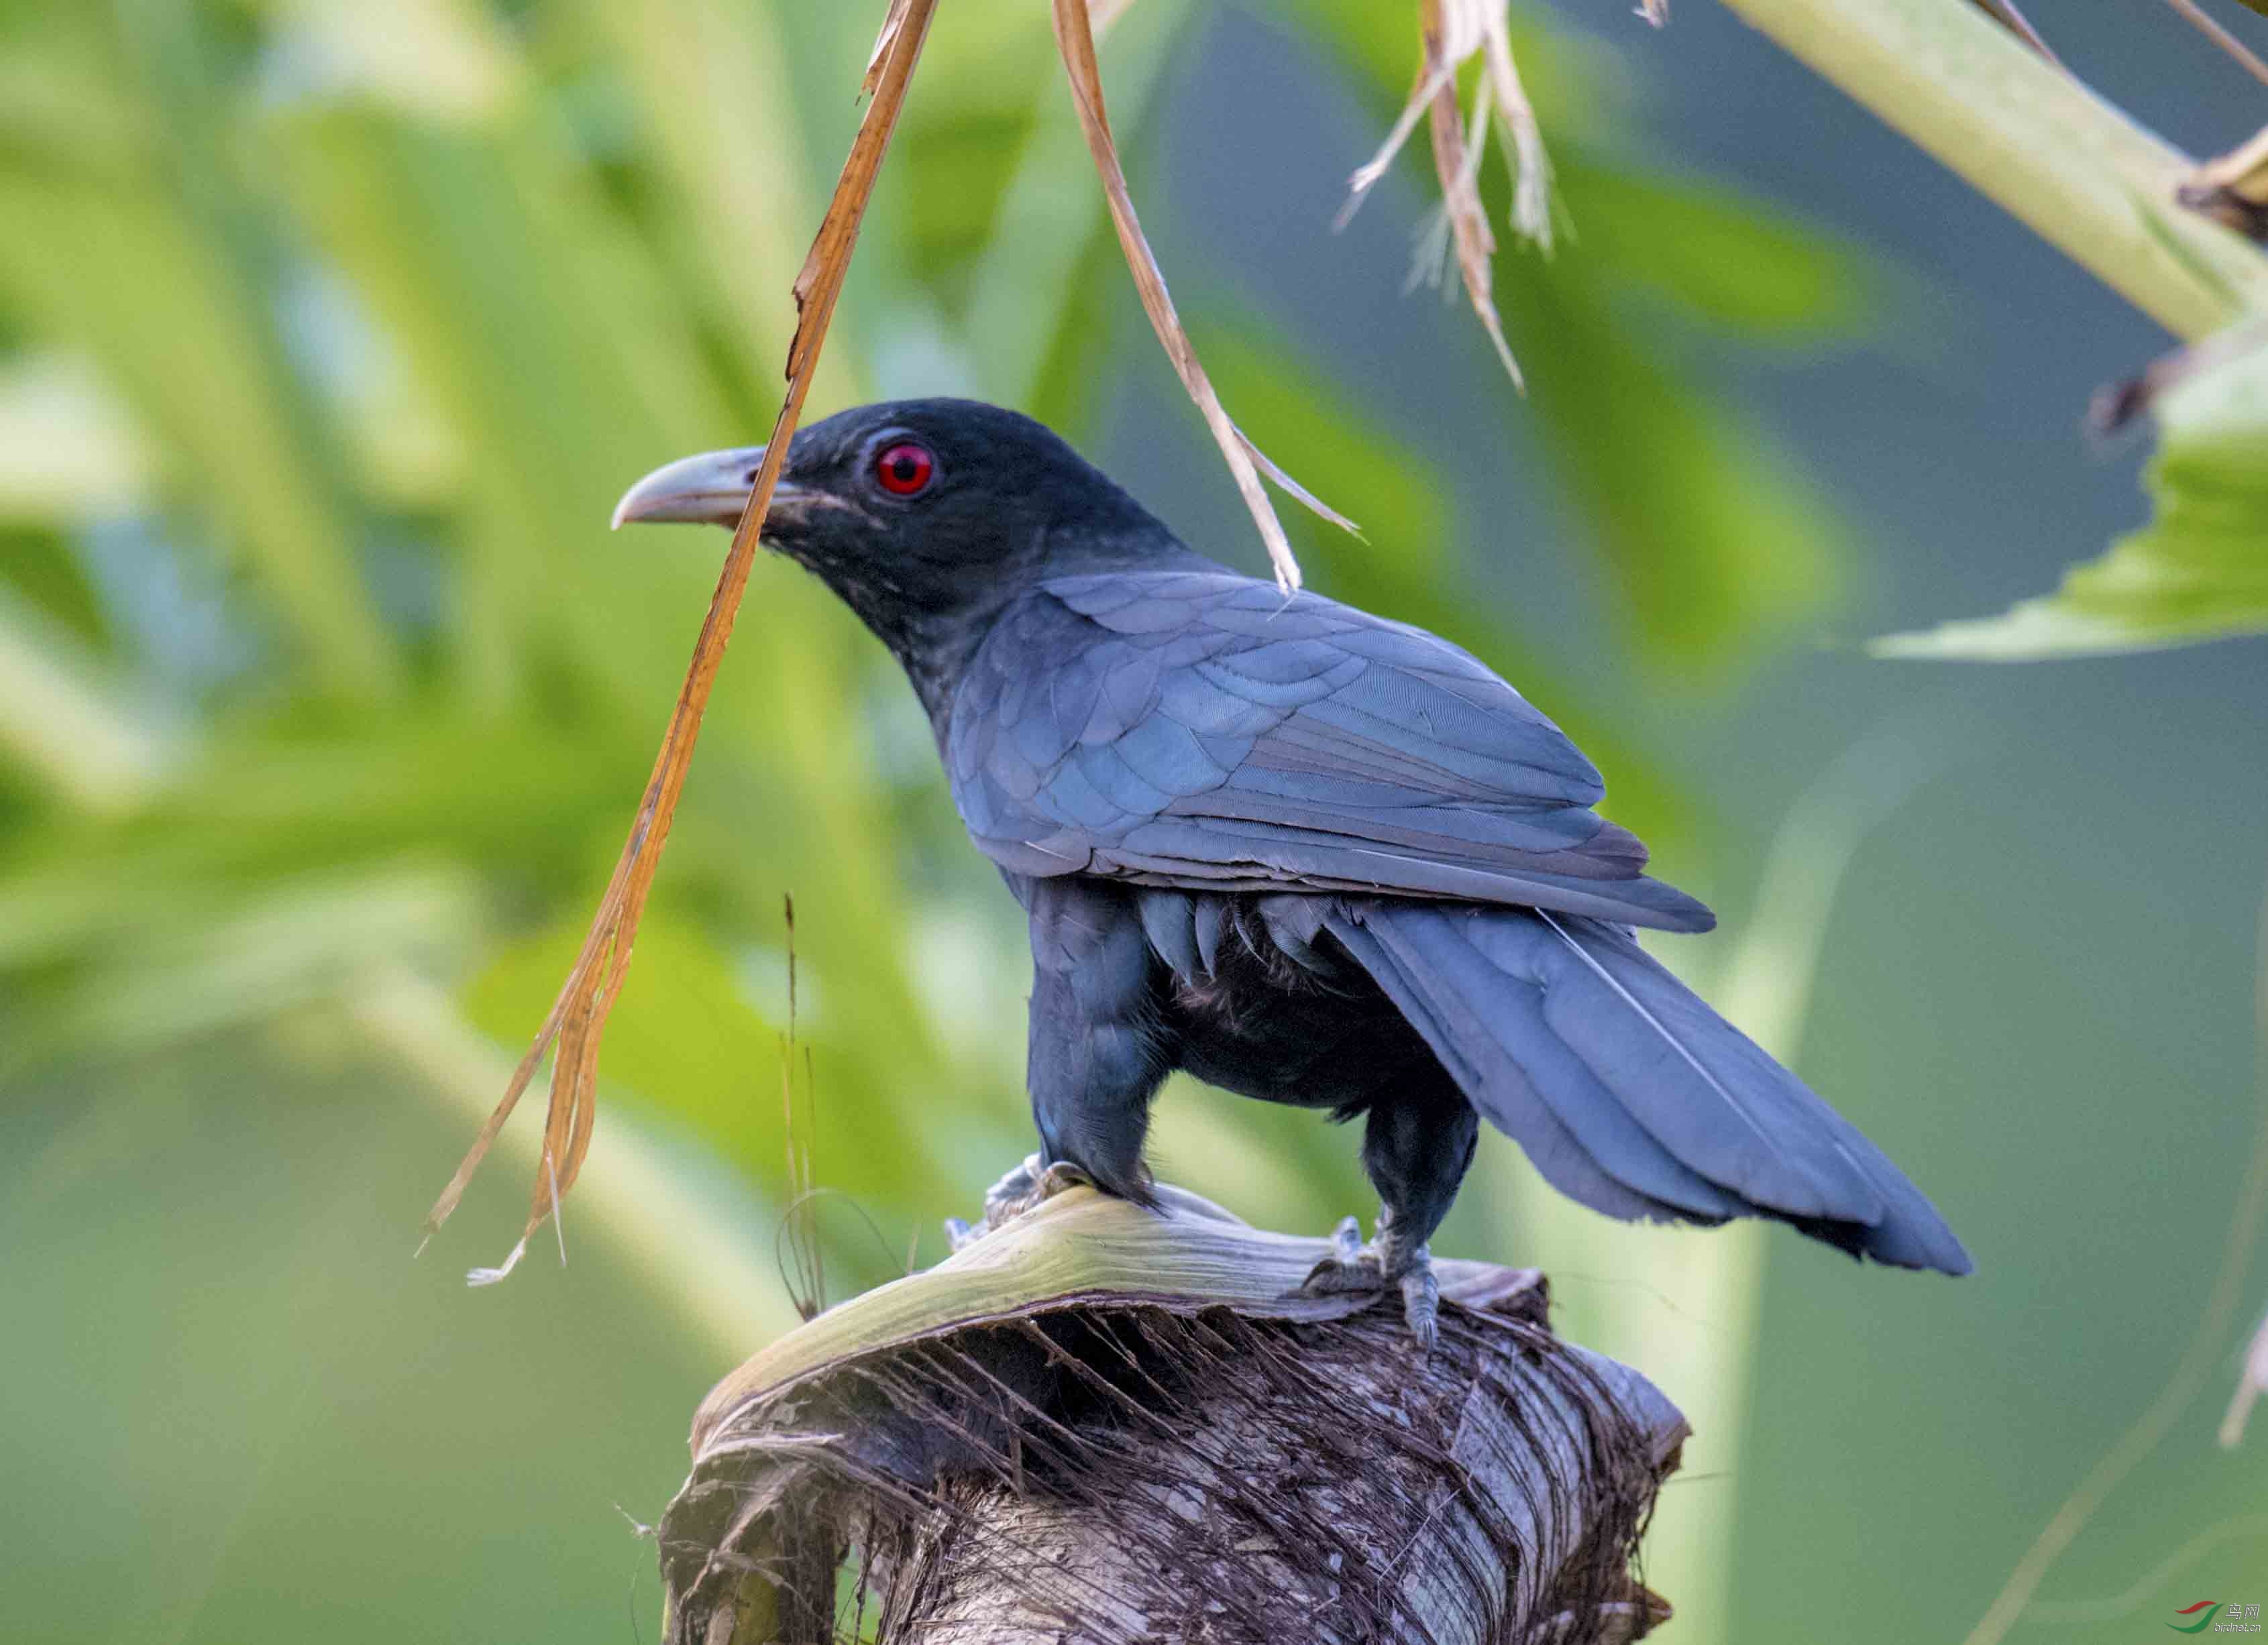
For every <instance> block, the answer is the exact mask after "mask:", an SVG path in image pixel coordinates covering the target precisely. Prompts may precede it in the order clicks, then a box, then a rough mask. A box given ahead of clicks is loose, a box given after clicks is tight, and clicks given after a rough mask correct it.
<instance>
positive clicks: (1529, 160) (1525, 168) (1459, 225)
mask: <svg viewBox="0 0 2268 1645" xmlns="http://www.w3.org/2000/svg"><path fill="white" fill-rule="evenodd" d="M1646 16H1647V17H1648V18H1650V19H1651V20H1653V21H1654V22H1657V23H1659V22H1660V21H1661V20H1662V19H1661V16H1660V15H1658V14H1657V11H1656V10H1655V9H1654V8H1653V7H1652V6H1649V7H1647V8H1646ZM1418 18H1419V26H1420V29H1421V31H1422V33H1423V35H1424V39H1425V61H1424V62H1423V63H1422V64H1421V65H1420V66H1419V68H1418V81H1417V84H1416V85H1415V86H1414V87H1413V88H1412V89H1411V91H1410V100H1409V101H1408V102H1407V103H1406V104H1404V105H1403V109H1402V114H1401V116H1400V118H1398V119H1397V120H1395V122H1394V127H1393V129H1391V130H1390V131H1388V133H1387V136H1386V141H1385V142H1384V143H1381V145H1380V147H1379V151H1378V152H1377V153H1376V154H1375V155H1373V156H1372V157H1371V158H1370V160H1369V162H1368V163H1367V164H1366V165H1363V166H1362V167H1361V169H1359V171H1357V172H1356V173H1355V174H1354V176H1353V177H1352V178H1351V179H1350V180H1349V181H1348V192H1347V203H1346V207H1345V209H1344V210H1342V211H1341V212H1340V213H1339V217H1338V225H1339V226H1341V227H1344V226H1345V224H1346V223H1347V222H1348V220H1349V219H1351V217H1353V216H1354V214H1355V212H1356V210H1357V209H1359V207H1360V206H1361V204H1362V202H1363V200H1364V198H1365V197H1366V195H1368V194H1369V193H1370V190H1371V188H1372V187H1373V185H1375V184H1376V183H1377V181H1378V180H1379V179H1380V178H1381V177H1383V176H1385V175H1386V173H1387V169H1388V167H1389V166H1391V165H1393V164H1394V158H1395V156H1396V155H1397V154H1399V153H1400V152H1401V151H1402V146H1403V144H1404V143H1407V142H1408V141H1409V140H1410V133H1411V132H1412V131H1413V130H1415V129H1417V125H1418V116H1419V115H1420V114H1430V115H1431V117H1432V122H1431V123H1432V139H1433V170H1434V173H1435V175H1436V176H1438V177H1439V178H1440V184H1441V213H1442V216H1441V218H1440V226H1441V228H1442V229H1443V230H1444V231H1446V234H1447V240H1448V243H1449V244H1450V245H1453V246H1454V248H1455V252H1456V258H1457V268H1458V271H1459V273H1460V274H1461V275H1462V277H1463V282H1464V288H1465V295H1466V296H1467V297H1469V299H1470V300H1471V302H1472V305H1473V312H1474V313H1475V314H1476V315H1478V316H1479V317H1480V322H1481V325H1482V327H1483V328H1484V330H1486V331H1487V333H1488V336H1489V341H1490V342H1491V343H1492V344H1493V345H1495V348H1496V352H1497V357H1498V358H1499V360H1501V361H1503V362H1504V369H1505V371H1506V372H1508V373H1509V374H1510V375H1511V378H1512V380H1513V383H1514V384H1515V385H1517V386H1523V387H1524V386H1525V385H1524V384H1523V383H1522V380H1521V374H1520V363H1519V362H1518V361H1517V360H1516V359H1514V358H1513V352H1512V346H1511V345H1510V344H1509V343H1507V342H1506V341H1505V335H1504V323H1503V321H1502V320H1501V319H1499V316H1498V314H1497V308H1496V297H1495V295H1494V290H1493V283H1492V275H1491V272H1490V261H1489V260H1490V259H1491V258H1492V257H1494V256H1495V255H1496V236H1495V234H1494V233H1493V232H1491V230H1490V228H1489V223H1488V208H1487V207H1486V206H1485V205H1484V204H1483V203H1482V201H1481V192H1480V168H1481V161H1482V159H1483V158H1484V156H1485V154H1486V152H1487V143H1488V126H1489V119H1490V115H1491V113H1493V114H1494V115H1495V117H1496V120H1497V121H1498V122H1499V124H1500V125H1501V126H1502V128H1503V131H1504V139H1505V151H1506V158H1507V160H1508V162H1509V163H1510V165H1511V167H1512V173H1513V201H1512V224H1513V229H1514V231H1516V232H1518V233H1519V234H1520V235H1521V237H1522V238H1523V239H1528V240H1531V241H1533V242H1534V243H1535V245H1536V246H1539V247H1541V248H1542V249H1543V251H1545V252H1547V253H1548V252H1549V251H1550V249H1551V162H1550V158H1549V157H1548V156H1546V155H1545V153H1544V151H1543V131H1542V129H1541V128H1540V127H1539V126H1538V125H1537V124H1536V120H1535V106H1534V105H1532V104H1531V103H1530V102H1529V101H1528V93H1527V91H1526V89H1525V88H1524V87H1522V86H1521V83H1520V71H1519V70H1518V69H1517V67H1515V66H1514V64H1513V58H1512V36H1511V18H1510V14H1509V8H1508V5H1507V0H1420V4H1419V7H1418ZM1475 57H1478V58H1480V59H1481V60H1482V62H1483V65H1484V66H1483V69H1482V73H1481V82H1480V87H1479V90H1478V91H1477V92H1475V94H1474V98H1473V115H1472V125H1471V128H1470V129H1469V130H1468V129H1467V128H1466V126H1465V122H1464V118H1463V115H1462V112H1461V111H1460V109H1459V108H1458V106H1457V71H1458V70H1460V69H1462V67H1463V66H1464V65H1465V64H1466V63H1467V62H1469V61H1471V60H1472V59H1473V58H1475ZM1443 249H1447V247H1446V246H1445V247H1444V248H1443ZM1433 256H1434V253H1433V252H1432V242H1431V240H1430V238H1429V240H1428V242H1427V248H1426V249H1425V250H1423V251H1421V253H1420V254H1419V277H1430V276H1432V275H1434V273H1435V271H1436V266H1435V264H1434V261H1433Z"/></svg>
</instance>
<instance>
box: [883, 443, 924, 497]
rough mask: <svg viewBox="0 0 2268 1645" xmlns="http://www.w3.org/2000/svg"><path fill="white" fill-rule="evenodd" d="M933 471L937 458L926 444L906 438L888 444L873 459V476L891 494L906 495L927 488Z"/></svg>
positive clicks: (911, 494)
mask: <svg viewBox="0 0 2268 1645" xmlns="http://www.w3.org/2000/svg"><path fill="white" fill-rule="evenodd" d="M936 473H937V459H935V458H934V457H932V456H931V455H930V454H929V447H927V446H926V445H916V444H914V443H913V442H912V441H910V440H904V441H901V442H900V443H899V444H895V445H893V446H890V447H889V448H888V449H887V450H886V451H884V452H883V453H882V454H881V455H880V457H877V458H876V459H874V478H875V479H877V480H879V481H881V482H882V489H883V490H885V491H887V492H889V493H890V494H891V495H892V496H901V497H909V496H915V495H916V494H917V493H918V492H922V491H926V490H927V489H928V488H929V482H930V481H931V479H932V477H933V476H934V475H935V474H936Z"/></svg>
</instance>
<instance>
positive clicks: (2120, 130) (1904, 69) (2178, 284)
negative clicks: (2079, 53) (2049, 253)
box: [1725, 0, 2268, 339]
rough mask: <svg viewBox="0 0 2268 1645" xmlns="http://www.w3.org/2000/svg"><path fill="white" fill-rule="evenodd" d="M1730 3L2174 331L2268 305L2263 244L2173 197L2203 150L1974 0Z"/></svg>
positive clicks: (2197, 331)
mask: <svg viewBox="0 0 2268 1645" xmlns="http://www.w3.org/2000/svg"><path fill="white" fill-rule="evenodd" d="M1725 4H1727V6H1729V7H1731V8H1732V10H1733V11H1735V12H1737V13H1738V14H1739V15H1740V16H1742V17H1743V18H1746V19H1748V21H1749V22H1750V23H1752V24H1754V25H1755V26H1756V27H1757V28H1759V29H1761V30H1763V31H1764V33H1766V34H1769V35H1771V37H1772V39H1774V40H1777V41H1778V42H1779V44H1780V45H1782V46H1784V47H1785V48H1787V49H1788V50H1789V51H1790V52H1792V53H1793V54H1794V55H1796V56H1798V57H1800V58H1801V59H1802V60H1803V61H1804V62H1806V63H1808V64H1809V65H1810V66H1811V67H1812V68H1813V69H1815V70H1818V72H1819V73H1820V74H1822V75H1823V76H1824V77H1826V78H1828V79H1830V80H1831V81H1833V82H1834V83H1835V84H1837V85H1839V86H1841V87H1842V88H1843V89H1844V90H1845V92H1849V93H1850V94H1851V95H1852V97H1854V98H1856V99H1858V100H1859V102H1861V103H1864V104H1865V105H1866V106H1867V107H1868V108H1869V109H1871V110H1873V111H1874V114H1877V115H1879V116H1880V117H1881V119H1882V120H1883V121H1885V122H1887V123H1888V124H1889V125H1890V126H1892V127H1893V128H1895V129H1897V130H1898V131H1900V132H1903V133H1904V135H1905V136H1908V137H1911V139H1913V141H1914V142H1915V143H1918V144H1920V145H1921V147H1923V148H1924V149H1926V150H1927V151H1929V152H1930V153H1932V154H1933V155H1935V156H1936V157H1937V158H1939V159H1940V160H1942V161H1943V162H1944V163H1945V164H1946V165H1948V166H1950V167H1952V168H1953V169H1954V170H1955V172H1958V173H1960V174H1961V175H1962V177H1964V178H1965V179H1967V180H1969V181H1970V183H1972V184H1974V185H1975V186H1976V187H1977V189H1978V190H1979V191H1980V192H1982V193H1983V194H1984V195H1985V196H1986V197H1988V198H1989V199H1991V200H1992V201H1993V202H1995V203H1997V204H1999V205H2000V206H2002V207H2004V208H2005V209H2007V211H2008V212H2010V213H2011V214H2012V215H2013V216H2014V217H2018V218H2019V219H2021V221H2022V222H2024V223H2026V224H2029V225H2030V226H2031V228H2033V229H2034V230H2035V231H2037V232H2038V233H2039V234H2040V235H2041V236H2042V237H2043V238H2044V239H2046V240H2048V242H2049V243H2050V244H2051V245H2053V246H2056V247H2057V249H2058V250H2059V251H2062V252H2064V253H2066V254H2067V255H2068V256H2070V257H2071V258H2072V259H2073V261H2075V262H2078V263H2079V264H2080V265H2081V266H2082V267H2084V268H2087V269H2088V270H2089V271H2090V272H2091V273H2093V274H2094V275H2095V277H2096V278H2097V279H2099V280H2101V281H2102V283H2104V284H2106V285H2108V286H2110V288H2111V289H2112V290H2115V291H2117V292H2118V293H2119V294H2120V295H2121V296H2122V297H2125V298H2126V299H2127V301H2129V302H2131V303H2132V304H2133V305H2135V306H2136V307H2137V308H2139V309H2140V310H2142V312H2145V313H2147V314H2148V315H2150V316H2151V317H2152V318H2154V319H2156V320H2157V321H2158V322H2159V323H2160V324H2161V325H2162V326H2164V327H2167V328H2168V329H2169V330H2170V331H2172V332H2174V333H2175V334H2176V335H2178V336H2181V337H2183V338H2184V339H2194V338H2198V337H2201V336H2204V335H2205V334H2206V333H2208V332H2212V331H2215V330H2218V329H2219V328H2220V327H2222V326H2225V325H2227V324H2228V323H2229V322H2230V321H2231V320H2233V319H2237V318H2239V317H2240V316H2241V315H2242V314H2244V313H2246V312H2250V311H2254V310H2268V257H2264V256H2263V255H2262V254H2261V253H2260V252H2259V251H2257V249H2255V248H2254V247H2253V246H2251V245H2250V243H2248V242H2247V241H2245V240H2243V239H2241V238H2239V237H2238V236H2237V235H2235V234H2233V233H2231V232H2230V231H2228V230H2227V229H2224V228H2222V227H2220V225H2219V224H2215V223H2213V222H2211V221H2209V220H2208V219H2206V218H2205V217H2202V216H2200V215H2199V214H2198V213H2197V212H2194V211H2191V210H2189V209H2186V208H2183V207H2182V206H2180V205H2178V204H2176V202H2175V199H2174V190H2175V188H2176V187H2177V186H2178V185H2179V184H2180V183H2181V182H2182V181H2183V179H2184V178H2185V177H2186V176H2187V175H2188V173H2189V172H2190V170H2191V167H2192V165H2194V162H2193V161H2192V160H2191V158H2189V157H2188V156H2187V155H2184V154H2183V152H2182V151H2180V150H2178V149H2176V148H2174V147H2173V146H2172V145H2171V144H2169V143H2165V142H2164V141H2162V140H2161V139H2160V138H2158V137H2156V136H2153V135H2152V134H2151V133H2149V132H2147V131H2145V130H2144V129H2142V128H2141V127H2140V126H2139V125H2137V124H2135V122H2134V121H2132V120H2131V119H2129V118H2128V117H2127V116H2126V115H2125V114H2123V113H2121V112H2120V111H2119V110H2118V109H2117V108H2115V107H2113V106H2111V105H2110V104H2109V103H2106V102H2104V101H2103V100H2102V99H2101V98H2099V97H2097V96H2095V93H2094V92H2090V91H2089V90H2088V88H2087V87H2086V86H2084V85H2082V84H2080V83H2079V82H2078V81H2077V80H2075V79H2073V77H2071V76H2070V75H2068V74H2066V73H2065V72H2064V71H2063V70H2059V69H2057V68H2056V67H2054V66H2053V65H2051V64H2050V63H2048V62H2043V60H2042V59H2041V58H2040V57H2039V56H2038V55H2036V53H2034V52H2033V51H2032V50H2031V48H2029V47H2028V46H2026V45H2024V44H2023V43H2022V42H2021V41H2020V40H2017V39H2016V38H2015V37H2014V35H2012V34H2010V33H2007V31H2006V30H2004V29H2002V28H2001V27H2000V26H1999V25H1997V24H1995V23H1993V22H1992V21H1991V20H1990V19H1989V18H1986V17H1985V16H1984V14H1983V13H1981V12H1979V11H1977V9H1976V8H1975V7H1974V6H1972V5H1970V4H1968V0H1725ZM2245 135H2247V134H2244V133H2241V132H2232V133H2231V134H2230V138H2231V141H2232V142H2234V141H2235V139H2236V138H2238V137H2241V136H2245ZM1868 185H1869V180H1867V179H1865V178H1859V177H1854V178H1853V179H1852V187H1853V188H1854V189H1861V188H1864V187H1867V186H1868Z"/></svg>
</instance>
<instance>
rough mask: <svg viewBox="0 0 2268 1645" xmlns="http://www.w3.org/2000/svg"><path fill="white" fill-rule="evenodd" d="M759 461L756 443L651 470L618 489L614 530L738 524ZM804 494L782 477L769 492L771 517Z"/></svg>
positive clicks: (759, 449)
mask: <svg viewBox="0 0 2268 1645" xmlns="http://www.w3.org/2000/svg"><path fill="white" fill-rule="evenodd" d="M763 460H764V448H763V447H762V446H761V445H747V446H742V447H740V449H739V450H737V451H730V452H703V453H702V454H701V455H700V456H698V457H684V458H680V459H678V460H677V461H675V462H674V463H669V464H666V465H665V466H662V467H659V468H657V469H655V470H654V471H653V472H652V474H648V475H647V476H646V477H645V478H644V479H643V480H641V481H638V482H637V484H636V485H634V486H632V487H631V488H630V489H629V490H628V491H625V492H624V493H622V501H621V502H620V503H615V530H616V531H620V530H621V529H622V527H623V526H624V525H629V524H630V522H631V521H632V520H692V521H696V522H702V523H705V524H707V525H739V524H740V514H741V511H742V510H745V509H746V508H747V506H748V493H749V492H750V491H751V490H753V489H754V488H755V479H756V470H757V468H758V467H759V466H761V465H762V462H763ZM804 496H806V493H805V492H804V491H803V490H802V489H801V488H799V487H797V486H794V485H791V484H790V483H789V482H788V481H785V480H783V481H780V482H779V485H778V487H777V489H775V490H774V491H773V493H772V506H771V512H772V516H773V517H774V518H778V517H779V515H780V514H781V513H782V512H783V511H784V510H786V509H787V508H790V507H792V506H794V505H795V504H797V503H800V502H801V501H802V500H803V498H804Z"/></svg>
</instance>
